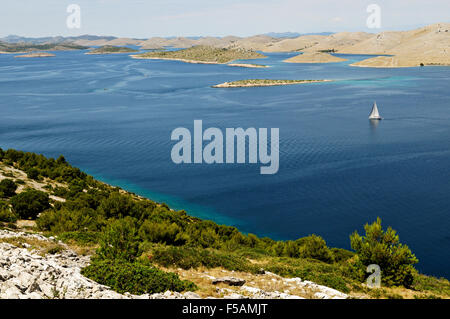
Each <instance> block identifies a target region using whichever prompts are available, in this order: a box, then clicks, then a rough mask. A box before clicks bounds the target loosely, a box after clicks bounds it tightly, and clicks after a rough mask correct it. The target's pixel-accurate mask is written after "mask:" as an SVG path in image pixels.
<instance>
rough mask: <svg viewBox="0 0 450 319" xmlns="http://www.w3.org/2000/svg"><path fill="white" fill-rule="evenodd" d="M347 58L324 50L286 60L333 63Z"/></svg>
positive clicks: (288, 61)
mask: <svg viewBox="0 0 450 319" xmlns="http://www.w3.org/2000/svg"><path fill="white" fill-rule="evenodd" d="M343 61H347V59H343V58H339V57H336V56H333V55H331V54H328V53H323V52H306V53H302V54H299V55H297V56H295V57H292V58H289V59H287V60H284V62H287V63H333V62H343Z"/></svg>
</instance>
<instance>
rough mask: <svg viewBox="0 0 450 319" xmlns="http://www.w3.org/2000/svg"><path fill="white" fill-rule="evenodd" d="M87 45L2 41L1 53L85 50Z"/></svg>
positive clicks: (0, 44) (0, 45)
mask: <svg viewBox="0 0 450 319" xmlns="http://www.w3.org/2000/svg"><path fill="white" fill-rule="evenodd" d="M84 49H87V47H84V46H81V45H76V44H73V43H64V44H59V43H47V44H33V43H6V42H0V53H4V54H5V53H28V52H33V51H70V50H84Z"/></svg>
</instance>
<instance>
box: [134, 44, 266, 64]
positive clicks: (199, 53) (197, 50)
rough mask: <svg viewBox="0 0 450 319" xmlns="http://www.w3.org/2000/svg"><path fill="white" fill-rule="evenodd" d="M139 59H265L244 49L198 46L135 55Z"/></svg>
mask: <svg viewBox="0 0 450 319" xmlns="http://www.w3.org/2000/svg"><path fill="white" fill-rule="evenodd" d="M135 57H137V58H141V59H148V58H162V59H173V60H186V61H193V62H205V63H229V62H232V61H235V60H247V59H260V58H265V57H266V56H264V55H263V54H261V53H258V52H255V51H251V50H245V49H221V48H215V47H210V46H203V45H198V46H194V47H191V48H188V49H183V50H178V51H154V52H147V53H143V54H139V55H136V56H135Z"/></svg>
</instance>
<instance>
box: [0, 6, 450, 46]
mask: <svg viewBox="0 0 450 319" xmlns="http://www.w3.org/2000/svg"><path fill="white" fill-rule="evenodd" d="M372 3H375V4H378V5H379V6H380V7H381V9H382V11H381V23H382V25H381V29H368V28H367V26H366V20H367V17H368V16H369V13H367V12H366V9H367V6H368V5H369V4H372ZM69 4H78V5H79V6H80V8H81V28H80V29H69V28H68V27H67V25H66V19H67V17H68V16H69V13H67V11H66V10H67V7H68V5H69ZM449 21H450V0H369V1H366V0H310V1H303V0H239V1H238V0H221V1H217V0H68V1H67V0H1V6H0V36H6V35H9V34H16V35H22V36H50V35H64V36H68V35H81V34H96V35H113V36H119V37H136V38H149V37H152V36H199V35H212V36H225V35H237V36H249V35H255V34H262V33H267V32H287V31H291V32H300V33H309V32H325V31H368V32H379V31H383V30H403V29H413V28H415V27H418V26H423V25H426V24H431V23H436V22H449Z"/></svg>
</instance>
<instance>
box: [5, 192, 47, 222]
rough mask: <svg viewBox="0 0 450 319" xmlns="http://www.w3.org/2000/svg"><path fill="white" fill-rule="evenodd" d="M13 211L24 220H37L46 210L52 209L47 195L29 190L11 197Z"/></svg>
mask: <svg viewBox="0 0 450 319" xmlns="http://www.w3.org/2000/svg"><path fill="white" fill-rule="evenodd" d="M11 205H12V208H13V211H14V212H15V213H16V214H18V215H19V217H20V218H23V219H29V218H30V219H35V218H36V217H37V216H38V215H39V214H40V213H42V212H43V211H44V210H46V209H48V208H50V203H49V197H48V194H47V193H44V192H41V191H38V190H35V189H29V190H26V191H24V192H22V193H20V194H18V195H15V196H13V197H11Z"/></svg>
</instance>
